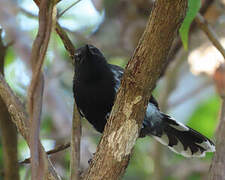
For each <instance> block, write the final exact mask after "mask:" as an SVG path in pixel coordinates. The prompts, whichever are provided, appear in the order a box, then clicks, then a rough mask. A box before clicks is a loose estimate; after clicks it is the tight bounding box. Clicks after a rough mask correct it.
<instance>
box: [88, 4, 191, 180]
mask: <svg viewBox="0 0 225 180" xmlns="http://www.w3.org/2000/svg"><path fill="white" fill-rule="evenodd" d="M186 8H187V0H170V1H164V0H157V1H155V4H154V7H153V10H152V12H151V15H150V18H149V21H148V23H147V27H146V29H145V31H144V33H143V35H142V38H141V40H140V41H139V44H138V47H137V48H136V50H135V52H134V55H133V57H132V58H131V60H130V61H129V63H128V65H127V67H126V70H125V73H124V77H123V80H122V82H121V87H120V89H119V92H118V95H117V98H116V102H115V105H114V107H113V109H112V113H111V115H110V118H109V120H108V122H107V125H106V127H105V130H104V133H103V136H102V139H101V141H100V143H99V146H98V149H97V152H96V155H95V156H94V159H93V161H92V163H91V165H90V167H89V169H88V171H87V173H86V174H85V175H84V179H85V180H87V179H88V180H90V179H107V180H111V179H119V178H120V177H121V176H122V175H123V174H124V171H125V169H126V167H127V165H128V162H129V159H130V154H131V151H132V149H133V146H134V144H135V142H136V139H137V138H138V134H139V130H140V127H141V123H142V121H143V119H144V114H145V109H146V105H147V103H148V99H149V97H150V95H151V91H152V90H153V88H154V87H155V83H156V81H157V79H158V78H159V75H160V73H161V72H162V70H163V68H164V66H165V64H166V60H167V55H168V52H169V49H170V46H171V44H172V42H173V39H174V38H175V36H176V34H177V30H178V28H179V27H180V25H181V23H182V20H183V18H184V16H185V13H186Z"/></svg>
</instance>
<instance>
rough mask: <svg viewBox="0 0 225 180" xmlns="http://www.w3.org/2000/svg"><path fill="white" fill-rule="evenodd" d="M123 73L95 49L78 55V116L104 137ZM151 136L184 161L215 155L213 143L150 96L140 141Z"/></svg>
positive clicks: (79, 51) (86, 48)
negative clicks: (213, 153) (167, 112)
mask: <svg viewBox="0 0 225 180" xmlns="http://www.w3.org/2000/svg"><path fill="white" fill-rule="evenodd" d="M123 71H124V70H123V69H122V68H121V67H119V66H115V65H111V64H108V63H107V61H106V59H105V57H104V56H103V54H102V53H101V52H100V51H99V49H97V48H96V47H94V46H93V45H85V46H84V47H81V48H79V49H77V51H76V53H75V75H74V80H73V92H74V98H75V100H76V103H77V106H78V109H79V112H80V114H81V116H82V117H84V118H86V119H87V120H88V121H89V122H90V123H91V124H92V125H93V126H94V127H95V129H96V130H97V131H98V132H100V133H102V132H103V130H104V127H105V124H106V121H107V118H108V117H109V114H110V111H111V109H112V106H113V103H114V100H115V96H116V93H117V91H118V88H119V86H120V80H121V78H122V75H123ZM144 136H152V137H154V138H155V139H156V140H158V141H159V142H160V143H162V144H164V145H166V146H168V148H169V149H170V150H172V151H174V152H176V153H178V154H182V155H183V156H185V157H202V156H204V155H205V152H214V151H215V146H214V144H213V142H212V141H211V140H209V139H208V138H207V137H205V136H203V135H202V134H200V133H199V132H197V131H195V130H193V129H191V128H190V127H188V126H185V125H183V124H182V123H180V122H178V121H176V120H175V119H173V118H172V117H170V116H168V115H166V114H164V113H162V112H161V111H160V109H159V106H158V103H157V101H156V100H155V99H154V97H153V96H151V98H150V100H149V103H148V106H147V110H146V114H145V118H144V121H143V125H142V128H141V131H140V135H139V137H144Z"/></svg>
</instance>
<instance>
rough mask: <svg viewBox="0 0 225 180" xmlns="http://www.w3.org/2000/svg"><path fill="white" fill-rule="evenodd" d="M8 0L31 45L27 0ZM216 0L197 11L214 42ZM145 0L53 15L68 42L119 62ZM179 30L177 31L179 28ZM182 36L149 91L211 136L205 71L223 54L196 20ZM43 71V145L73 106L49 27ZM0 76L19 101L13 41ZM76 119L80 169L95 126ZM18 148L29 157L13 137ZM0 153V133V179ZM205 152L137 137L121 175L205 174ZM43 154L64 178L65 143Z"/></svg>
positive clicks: (58, 133)
mask: <svg viewBox="0 0 225 180" xmlns="http://www.w3.org/2000/svg"><path fill="white" fill-rule="evenodd" d="M190 1H191V0H190ZM73 2H74V0H63V1H61V2H60V3H59V4H58V6H57V8H58V12H59V13H60V12H61V11H62V10H64V9H65V8H66V7H68V6H69V5H70V4H72V3H73ZM192 2H193V1H192ZM195 2H197V1H195ZM12 3H13V4H14V5H15V7H16V11H15V12H14V13H15V14H14V15H15V16H14V18H15V20H16V23H17V24H15V25H14V26H15V27H16V28H18V30H19V31H21V32H23V35H24V37H23V39H24V41H25V42H26V44H27V45H28V46H30V47H31V45H32V40H33V39H34V37H35V35H36V33H37V27H38V21H37V13H38V8H37V7H36V5H35V4H34V2H33V1H29V0H14V1H13V0H12ZM202 4H204V1H202ZM224 5H225V2H224V1H215V2H214V3H213V4H212V5H211V6H210V8H209V9H208V11H207V12H206V14H205V18H206V19H207V20H208V21H209V23H210V24H211V25H212V26H213V28H214V29H215V31H216V32H217V34H218V35H219V38H220V40H221V42H222V43H225V39H224V38H225V37H224V36H225V34H224V31H223V29H224V26H225V18H224V17H225V16H224V13H223V12H225V11H224ZM196 6H198V5H197V4H196ZM151 7H152V1H151V0H148V1H143V0H130V1H129V0H122V1H118V0H116V1H115V0H114V1H113V0H108V1H105V0H93V1H91V0H81V1H80V2H79V3H78V4H77V5H76V6H74V7H73V8H71V9H70V10H68V11H67V12H66V13H65V14H64V15H63V16H62V17H60V20H59V22H60V24H61V25H62V26H63V27H64V28H65V29H66V31H67V32H68V34H69V35H70V38H71V39H72V40H73V43H74V44H75V45H76V48H77V47H80V46H82V45H84V44H86V43H90V44H94V45H95V46H97V47H99V48H100V49H101V50H102V52H104V55H105V56H106V57H107V59H108V61H109V63H112V64H117V65H120V66H122V67H125V65H126V63H127V61H128V60H129V58H130V57H131V55H132V52H133V50H134V48H135V47H136V45H137V42H138V39H139V38H140V35H141V34H142V32H143V30H144V27H145V24H146V21H147V18H148V15H149V13H150V10H151ZM12 8H13V7H12ZM0 16H1V13H0ZM6 22H8V21H7V19H6V20H5V21H2V22H0V24H1V23H6ZM9 23H10V22H9ZM187 29H188V26H187V27H186V28H185V31H186V32H188V30H187ZM181 34H183V35H184V34H185V33H182V32H181ZM2 37H3V38H4V41H5V43H7V42H11V41H12V40H14V41H16V40H15V39H11V37H9V36H7V34H5V33H4V31H3V34H2ZM188 37H189V41H188V38H186V40H183V41H184V44H186V45H185V47H186V49H187V42H189V43H188V50H186V51H185V50H184V49H183V48H182V49H181V50H180V51H179V52H178V53H177V54H176V56H174V58H173V59H172V60H171V61H172V63H171V64H170V66H169V68H168V69H167V71H166V73H165V74H164V76H163V77H162V78H161V79H160V81H159V82H158V86H157V88H156V89H155V91H154V94H155V96H156V98H157V99H158V100H159V102H160V104H161V107H162V109H163V110H164V111H166V110H167V111H168V113H169V114H171V115H172V116H173V117H174V118H175V119H177V120H179V121H180V122H182V123H185V124H188V125H189V126H190V127H192V128H193V129H195V130H198V131H199V132H201V133H203V134H205V135H206V136H207V137H209V138H211V139H214V134H215V131H216V128H217V123H218V114H219V108H220V99H219V97H218V95H217V93H216V92H215V90H214V84H213V81H212V76H213V73H214V70H215V68H216V67H217V66H218V63H219V62H221V61H222V60H223V58H222V57H221V56H220V54H219V52H217V50H215V48H214V47H213V46H212V44H211V43H210V42H209V41H208V39H207V37H206V36H205V35H204V33H203V32H201V31H200V30H199V29H198V28H196V29H195V31H194V32H192V33H191V34H189V36H188ZM28 40H30V41H28ZM22 53H23V52H22ZM44 72H45V78H46V79H45V92H44V107H43V117H42V125H41V139H42V143H43V144H44V147H45V149H46V150H49V149H52V148H54V147H55V146H56V145H60V144H63V143H65V142H67V141H69V139H70V129H71V119H72V107H73V94H72V79H73V65H72V63H71V60H70V58H69V57H68V54H67V52H66V51H65V49H64V46H63V44H62V42H61V40H60V39H59V37H58V36H57V34H56V33H55V32H54V31H53V34H52V37H51V42H50V46H49V49H48V52H47V58H46V60H45V66H44ZM5 76H6V79H7V82H8V83H9V85H10V86H11V88H12V89H13V90H14V91H15V92H16V94H17V95H18V96H19V97H20V98H21V100H22V101H23V102H26V92H27V86H28V85H29V82H30V72H29V71H28V70H27V69H26V67H25V65H24V63H23V61H22V60H21V59H20V56H18V55H17V49H16V47H14V46H11V47H10V48H9V49H8V51H7V55H6V63H5ZM82 123H83V129H82V141H81V169H85V168H86V167H87V166H88V163H87V162H88V160H89V159H90V158H91V157H92V153H94V152H95V148H96V144H97V143H98V141H99V139H100V134H98V133H97V132H96V131H95V130H94V129H93V128H92V127H91V126H90V124H88V122H87V121H86V120H83V121H82ZM0 133H1V132H0ZM18 148H19V160H23V159H25V158H26V157H29V149H28V147H27V145H26V143H25V141H24V140H23V139H22V138H21V137H19V144H18ZM2 156H3V154H2V145H1V141H0V180H1V179H4V178H3V174H2V173H1V172H2V171H1V170H2V169H3V165H4V162H3V160H2ZM211 158H212V154H207V156H206V157H205V158H201V159H186V158H183V157H181V156H179V155H176V154H174V153H172V152H170V151H169V150H168V149H167V148H165V147H164V146H161V145H158V144H156V142H155V140H153V139H152V138H149V137H147V138H144V139H139V140H138V142H137V144H136V145H135V149H134V152H133V156H132V159H131V163H130V164H129V167H128V169H127V172H126V174H125V176H124V179H125V180H137V179H141V180H147V179H157V178H160V179H165V180H183V179H184V180H186V179H187V180H200V179H205V178H206V177H207V173H208V169H209V165H210V162H211ZM51 159H52V160H53V163H54V164H55V166H56V169H57V172H58V173H59V174H60V175H61V176H62V177H63V178H64V179H68V175H69V160H70V152H69V150H65V151H63V152H59V153H57V154H54V155H52V156H51ZM158 161H159V162H161V163H159V162H158ZM156 168H159V169H160V172H161V174H160V175H159V176H156V175H155V173H154V172H155V169H156ZM29 171H30V167H29V165H20V176H21V179H29V178H30V174H29Z"/></svg>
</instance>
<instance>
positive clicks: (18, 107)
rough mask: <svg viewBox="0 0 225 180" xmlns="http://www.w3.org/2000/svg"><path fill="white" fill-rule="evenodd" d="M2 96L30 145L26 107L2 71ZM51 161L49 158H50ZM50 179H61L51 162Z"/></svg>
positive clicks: (0, 77)
mask: <svg viewBox="0 0 225 180" xmlns="http://www.w3.org/2000/svg"><path fill="white" fill-rule="evenodd" d="M0 98H1V99H2V100H3V101H4V103H5V105H6V107H7V109H8V111H9V114H10V116H11V119H12V121H13V122H14V124H15V125H16V127H17V130H18V132H19V133H20V134H21V135H22V136H23V138H24V139H25V140H26V142H27V143H28V145H29V147H30V138H29V121H28V115H27V113H26V112H25V108H24V106H23V105H22V103H21V102H20V100H19V99H18V98H17V97H16V96H15V94H14V93H13V91H12V89H11V88H10V87H9V85H8V84H7V82H6V81H5V79H4V77H3V76H2V74H1V73H0ZM39 144H40V147H39V148H40V149H41V151H42V152H45V151H44V148H43V146H42V145H41V143H40V142H39ZM48 161H49V160H48ZM47 179H48V180H60V178H59V177H58V175H57V174H56V172H55V170H54V168H53V167H52V164H51V162H50V161H49V163H48V177H47Z"/></svg>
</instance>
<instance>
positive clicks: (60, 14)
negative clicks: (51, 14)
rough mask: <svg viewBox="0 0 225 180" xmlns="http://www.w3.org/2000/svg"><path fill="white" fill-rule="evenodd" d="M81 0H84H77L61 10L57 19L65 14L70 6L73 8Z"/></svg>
mask: <svg viewBox="0 0 225 180" xmlns="http://www.w3.org/2000/svg"><path fill="white" fill-rule="evenodd" d="M80 1H82V0H78V1H75V2H74V3H72V4H71V5H70V6H69V7H67V8H66V9H64V10H63V11H62V12H60V13H59V15H58V17H57V19H59V18H60V17H61V16H62V15H63V14H65V12H66V11H68V10H69V9H70V8H72V7H73V6H75V5H76V4H78V3H79V2H80Z"/></svg>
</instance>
